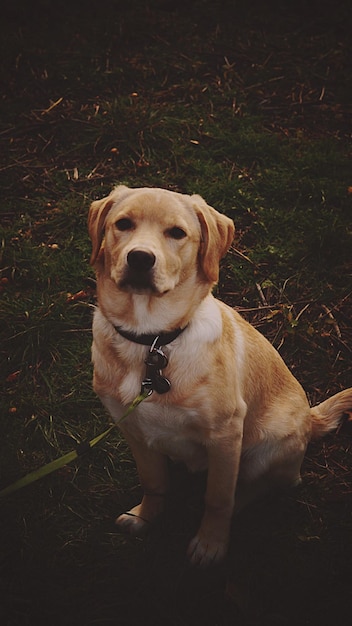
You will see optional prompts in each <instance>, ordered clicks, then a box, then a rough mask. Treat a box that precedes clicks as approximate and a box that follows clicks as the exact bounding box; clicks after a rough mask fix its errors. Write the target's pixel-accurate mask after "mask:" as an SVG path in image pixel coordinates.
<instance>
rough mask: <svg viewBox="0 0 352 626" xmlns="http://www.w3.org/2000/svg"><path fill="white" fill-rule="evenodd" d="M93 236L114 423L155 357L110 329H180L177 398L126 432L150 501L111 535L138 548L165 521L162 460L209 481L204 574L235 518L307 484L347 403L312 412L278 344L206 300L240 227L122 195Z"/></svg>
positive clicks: (154, 196) (165, 197)
mask: <svg viewBox="0 0 352 626" xmlns="http://www.w3.org/2000/svg"><path fill="white" fill-rule="evenodd" d="M89 233H90V236H91V239H92V244H93V251H92V258H91V263H92V264H93V265H94V266H95V268H96V274H97V290H98V305H99V306H98V308H97V309H96V311H95V315H94V323H93V336H94V341H93V348H92V355H93V363H94V389H95V391H96V393H97V394H98V395H99V396H100V398H101V400H102V402H103V403H104V405H105V407H106V408H107V410H108V411H109V412H110V414H111V415H112V417H113V418H114V419H115V420H118V419H119V417H120V416H121V415H122V414H123V412H124V407H126V405H129V403H130V402H131V401H132V400H133V399H134V398H135V397H136V396H137V395H138V394H139V392H140V388H141V381H142V379H143V377H144V376H145V363H144V361H145V358H146V354H147V351H148V348H147V347H145V346H143V345H139V344H137V343H134V342H132V341H130V340H129V339H126V338H124V337H122V336H121V335H120V334H119V333H118V332H117V330H116V329H115V327H116V326H118V327H121V328H122V329H123V330H125V331H132V332H133V333H136V334H143V333H153V334H155V335H157V334H159V333H160V332H165V331H171V330H173V329H176V328H183V329H184V330H183V332H182V333H181V334H180V335H179V336H178V337H177V338H176V339H175V340H174V341H172V343H170V344H169V345H167V346H165V348H164V352H165V353H166V354H167V355H168V359H169V364H168V366H167V368H166V369H165V370H163V374H165V376H167V378H168V379H169V380H170V381H171V389H170V391H168V392H167V393H165V394H163V395H159V394H158V393H156V392H153V394H152V395H151V396H150V397H148V398H147V399H146V400H144V402H143V403H142V404H141V405H140V406H139V407H138V408H137V409H136V410H135V411H134V412H133V413H132V414H131V415H130V416H129V417H128V418H127V419H126V420H125V421H124V422H123V423H122V424H121V429H122V431H123V433H124V435H125V437H126V439H127V441H128V443H129V445H130V447H131V450H132V452H133V455H134V458H135V461H136V464H137V469H138V473H139V477H140V481H141V485H142V487H143V489H144V496H143V499H142V502H141V503H140V504H138V505H137V506H136V507H134V508H133V509H132V510H131V511H129V512H128V513H126V514H123V515H121V516H120V517H119V518H118V519H117V524H118V525H119V526H120V527H121V528H122V529H123V530H126V531H127V532H130V533H132V534H135V535H138V534H140V533H142V532H143V531H144V529H145V527H146V526H147V525H148V523H149V522H152V521H153V520H154V519H155V518H156V517H157V516H158V515H159V514H160V513H161V512H162V511H163V507H164V495H165V494H166V492H167V491H168V487H169V482H168V472H167V457H170V458H171V459H174V460H177V461H182V462H184V463H185V464H186V465H187V466H188V467H189V468H190V470H192V471H196V470H203V469H207V471H208V473H207V487H206V494H205V510H204V515H203V519H202V522H201V525H200V528H199V530H198V533H197V535H196V536H195V537H194V539H193V540H192V541H191V543H190V545H189V557H190V560H191V561H192V562H193V563H195V564H201V565H207V564H208V563H211V562H214V561H217V560H220V559H221V558H222V557H223V556H224V555H225V553H226V549H227V544H228V540H229V531H230V521H231V516H232V513H233V511H234V508H236V510H237V509H238V508H240V507H242V506H243V505H244V504H245V503H246V502H248V501H249V500H251V499H252V498H253V497H256V496H257V495H260V494H262V493H264V492H265V491H266V490H267V489H269V488H273V487H280V486H285V485H296V484H297V483H298V482H299V481H300V466H301V463H302V459H303V456H304V454H305V450H306V447H307V443H308V442H309V441H310V439H311V438H312V437H317V436H320V435H323V434H324V433H326V432H328V431H329V430H331V429H333V428H335V427H336V426H337V425H338V423H339V421H340V419H341V417H342V415H343V413H344V412H345V411H347V410H348V409H351V408H352V389H348V390H346V391H342V392H340V393H338V394H336V395H335V396H333V397H332V398H330V399H328V400H326V401H325V402H323V403H322V404H320V405H318V406H316V407H314V408H312V409H311V408H310V407H309V405H308V402H307V399H306V395H305V393H304V391H303V389H302V387H301V386H300V384H299V383H298V382H297V380H296V379H295V378H294V377H293V375H292V374H291V373H290V371H289V370H288V368H287V367H286V365H285V364H284V362H283V361H282V359H281V357H280V356H279V354H278V353H277V351H276V350H275V349H274V348H273V347H272V346H271V344H270V343H269V342H268V341H267V340H266V339H265V338H264V337H263V336H262V335H261V334H260V333H259V332H258V331H257V330H255V329H254V328H253V327H252V326H251V325H250V324H248V323H247V322H246V321H244V320H243V319H242V317H241V316H240V315H238V313H237V312H236V311H234V310H232V309H231V308H230V307H228V306H227V305H225V304H223V303H222V302H220V301H219V300H216V299H215V298H214V297H213V296H212V294H211V290H212V287H213V286H214V284H215V283H216V282H217V279H218V271H219V261H220V259H221V257H222V256H223V255H224V254H225V253H226V251H227V250H228V248H229V246H230V245H231V242H232V239H233V234H234V226H233V222H232V221H231V220H230V219H229V218H227V217H225V216H224V215H221V214H220V213H218V212H217V211H216V210H215V209H213V208H212V207H210V206H208V205H207V204H206V202H205V201H204V200H203V199H202V198H201V197H200V196H197V195H194V196H188V195H182V194H179V193H175V192H172V191H167V190H164V189H152V188H140V189H130V188H127V187H125V186H123V185H121V186H118V187H116V188H115V189H114V190H113V191H112V192H111V194H110V195H109V196H108V197H107V198H104V199H103V200H100V201H95V202H93V203H92V205H91V208H90V212H89ZM131 259H132V260H131ZM235 494H236V495H235Z"/></svg>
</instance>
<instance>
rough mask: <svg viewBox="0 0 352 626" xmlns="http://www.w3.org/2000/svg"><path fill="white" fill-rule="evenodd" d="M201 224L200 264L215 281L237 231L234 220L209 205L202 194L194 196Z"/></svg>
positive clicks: (205, 272) (207, 276)
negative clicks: (220, 264)
mask: <svg viewBox="0 0 352 626" xmlns="http://www.w3.org/2000/svg"><path fill="white" fill-rule="evenodd" d="M192 200H193V202H194V205H193V206H194V208H195V211H196V213H197V216H198V220H199V222H200V225H201V231H202V240H201V244H200V249H199V260H200V266H201V268H202V270H203V273H204V275H205V277H206V278H207V279H208V280H209V281H210V282H213V283H216V282H217V281H218V279H219V262H220V259H221V258H222V257H223V256H224V255H225V253H226V252H227V250H228V249H229V247H230V245H231V243H232V240H233V236H234V233H235V226H234V223H233V221H232V220H231V219H230V218H228V217H226V215H222V213H219V212H218V211H216V210H215V209H213V207H211V206H209V205H208V204H207V203H206V202H205V201H204V200H203V198H201V196H197V195H194V196H192Z"/></svg>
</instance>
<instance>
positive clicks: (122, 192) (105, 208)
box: [88, 185, 131, 265]
mask: <svg viewBox="0 0 352 626" xmlns="http://www.w3.org/2000/svg"><path fill="white" fill-rule="evenodd" d="M130 191H131V190H130V189H129V188H128V187H126V186H125V185H119V186H118V187H115V189H113V191H112V192H111V194H110V195H109V196H107V197H106V198H103V199H102V200H95V201H94V202H92V204H91V205H90V209H89V214H88V232H89V236H90V238H91V240H92V254H91V257H90V264H91V265H94V263H95V262H96V260H97V258H98V255H99V252H100V250H101V247H102V243H103V238H104V227H105V221H106V217H107V215H108V213H109V211H110V209H111V208H112V206H113V205H114V204H116V203H117V202H119V201H120V200H121V199H122V198H123V197H125V196H126V195H127V193H129V192H130Z"/></svg>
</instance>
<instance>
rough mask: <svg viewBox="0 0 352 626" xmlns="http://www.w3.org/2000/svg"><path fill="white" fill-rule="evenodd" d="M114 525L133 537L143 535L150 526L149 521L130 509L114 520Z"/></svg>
mask: <svg viewBox="0 0 352 626" xmlns="http://www.w3.org/2000/svg"><path fill="white" fill-rule="evenodd" d="M115 523H116V525H117V526H118V527H119V529H120V530H121V531H122V532H123V533H127V534H129V535H133V537H144V535H145V534H146V533H147V532H148V530H149V528H150V522H149V521H148V520H146V519H143V518H142V517H140V516H139V515H136V514H135V513H133V512H132V511H128V512H127V513H123V514H122V515H120V516H119V517H118V518H117V520H116V522H115Z"/></svg>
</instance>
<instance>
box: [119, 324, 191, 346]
mask: <svg viewBox="0 0 352 626" xmlns="http://www.w3.org/2000/svg"><path fill="white" fill-rule="evenodd" d="M114 328H115V330H116V331H117V332H118V333H119V335H121V336H122V337H124V338H125V339H128V340H129V341H133V342H134V343H139V344H141V345H143V346H152V345H153V347H154V348H160V346H166V345H167V344H168V343H171V342H172V341H174V339H176V338H177V337H178V336H179V335H180V334H181V333H183V331H184V330H185V328H186V326H185V328H176V329H175V330H170V332H165V333H162V332H161V333H150V334H149V333H145V334H142V335H137V334H136V333H132V332H129V331H128V330H123V329H122V328H121V327H120V326H114Z"/></svg>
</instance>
